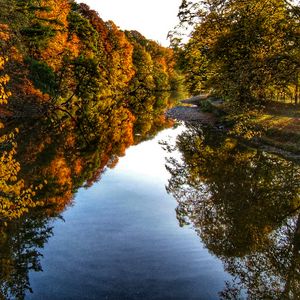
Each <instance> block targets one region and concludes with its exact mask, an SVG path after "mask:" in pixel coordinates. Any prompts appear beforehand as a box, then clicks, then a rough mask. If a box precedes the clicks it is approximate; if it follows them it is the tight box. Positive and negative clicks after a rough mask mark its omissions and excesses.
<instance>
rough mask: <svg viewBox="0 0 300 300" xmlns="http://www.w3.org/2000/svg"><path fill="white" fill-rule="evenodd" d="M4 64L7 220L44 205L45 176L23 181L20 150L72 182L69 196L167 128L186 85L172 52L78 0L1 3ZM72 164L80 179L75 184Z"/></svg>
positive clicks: (0, 59)
mask: <svg viewBox="0 0 300 300" xmlns="http://www.w3.org/2000/svg"><path fill="white" fill-rule="evenodd" d="M0 67H1V74H0V93H1V97H0V99H1V100H0V101H1V108H0V114H1V120H2V123H1V124H2V125H1V128H2V132H3V134H2V135H1V149H2V151H1V170H0V172H1V176H0V186H1V195H0V198H1V221H2V223H4V224H6V222H7V221H8V220H10V219H15V218H19V217H20V216H21V215H22V214H23V213H25V212H28V209H29V208H33V207H36V206H40V205H44V204H45V203H44V202H43V201H40V200H38V199H36V193H37V191H38V190H40V189H42V188H43V186H45V185H47V183H46V182H47V180H46V179H44V180H42V181H41V180H40V179H36V180H29V181H31V182H24V180H19V179H18V178H19V177H20V176H19V175H21V174H22V173H23V176H22V178H23V177H24V172H25V174H26V170H29V168H28V166H27V165H21V164H20V163H19V161H18V159H17V156H18V155H17V152H18V151H17V148H18V150H19V149H23V150H22V151H25V153H27V154H28V157H29V158H28V161H31V163H34V162H35V161H41V157H43V155H44V165H45V168H48V169H50V170H51V171H52V174H50V173H51V172H50V170H49V176H50V177H52V181H53V180H54V178H56V181H58V182H60V181H61V180H63V181H64V182H61V187H60V189H61V191H60V193H58V194H60V195H64V198H68V199H69V198H70V197H71V196H70V197H69V196H68V195H72V194H73V193H72V192H71V190H74V186H77V187H80V186H81V185H82V184H83V183H84V182H86V183H88V182H93V181H94V180H96V179H97V178H98V177H99V176H100V173H101V172H102V171H103V170H102V169H103V168H104V166H105V165H106V164H108V162H109V161H111V162H110V163H109V164H110V165H113V160H116V159H117V158H111V156H112V155H114V156H118V155H124V153H125V149H126V148H127V147H128V146H129V145H131V144H133V143H136V142H138V140H142V139H145V138H147V136H149V135H150V136H151V134H153V133H154V132H155V131H156V130H157V129H156V128H159V127H161V126H164V124H167V122H168V121H167V120H165V118H164V117H163V116H162V115H163V111H164V110H165V109H166V108H167V107H168V106H170V105H171V104H170V102H169V92H170V91H175V90H178V88H179V84H180V75H179V72H178V71H177V70H176V68H175V60H174V54H173V50H172V49H170V48H165V47H162V46H161V45H159V44H158V43H157V42H155V41H152V40H148V39H147V38H145V37H144V36H143V35H142V34H140V33H139V32H137V31H122V30H120V29H119V28H118V26H117V25H115V24H114V23H113V22H112V21H107V22H104V21H103V20H102V19H101V17H100V16H99V15H98V13H97V12H95V11H94V10H91V9H90V8H89V7H88V6H87V5H86V4H78V3H77V2H75V1H69V0H59V1H37V0H27V1H19V0H15V1H7V0H1V12H0ZM155 95H156V96H155ZM20 120H22V121H20ZM14 124H16V125H14ZM20 124H21V125H20ZM20 127H22V128H20ZM35 132H36V133H40V134H41V133H42V132H44V136H43V137H42V140H41V137H39V138H38V140H33V141H31V136H34V133H35ZM135 134H136V135H135ZM54 136H55V138H56V139H59V138H58V136H63V137H64V142H62V146H63V147H61V145H57V143H56V142H55V144H56V145H57V148H56V149H55V152H56V153H55V154H54V153H53V154H51V155H50V154H49V151H50V152H51V151H52V150H53V143H54V140H53V139H55V138H54ZM25 137H26V138H25ZM36 138H37V137H35V139H36ZM134 139H135V141H134ZM30 141H31V142H30ZM34 146H35V147H34ZM100 146H101V147H100ZM68 147H69V148H72V149H73V151H74V155H73V157H72V155H70V154H71V153H72V151H70V153H68V157H64V154H62V152H63V153H65V151H66V148H68ZM37 148H39V150H37ZM50 149H52V150H50ZM78 151H79V152H82V153H83V152H84V155H85V158H84V159H83V158H80V155H79V157H78ZM87 153H89V155H92V157H90V158H89V159H88V158H87V157H86V156H87V155H88V154H87ZM96 153H97V154H96ZM23 155H24V152H23ZM82 155H83V154H82ZM25 156H26V154H25ZM22 160H24V159H22ZM29 165H30V163H29ZM73 168H75V169H76V172H75V173H77V179H76V180H75V179H74V178H73V179H72V178H70V176H71V169H72V170H73ZM58 170H60V171H61V172H62V173H61V174H60V173H59V172H58ZM63 170H64V171H63ZM57 172H58V173H57ZM83 173H84V174H85V175H84V174H83ZM87 174H88V175H87ZM32 176H33V177H32V178H38V176H37V175H34V174H32ZM25 177H27V178H29V177H30V176H28V174H27V176H25ZM62 177H64V179H62ZM27 181H28V180H27ZM54 181H55V180H54ZM76 181H79V182H80V183H79V182H78V183H76ZM66 186H68V188H67V190H68V191H69V192H67V190H66ZM72 186H73V187H72ZM44 190H45V189H44ZM46 194H47V193H46ZM44 198H45V197H44ZM50 198H51V197H50ZM50 198H49V197H48V198H47V199H48V200H47V201H46V202H47V203H48V204H49V202H51V199H50ZM52 198H53V197H52ZM49 199H50V200H49ZM69 200H70V199H69ZM60 201H62V202H64V203H66V202H68V201H67V200H66V199H65V200H62V199H61V200H60Z"/></svg>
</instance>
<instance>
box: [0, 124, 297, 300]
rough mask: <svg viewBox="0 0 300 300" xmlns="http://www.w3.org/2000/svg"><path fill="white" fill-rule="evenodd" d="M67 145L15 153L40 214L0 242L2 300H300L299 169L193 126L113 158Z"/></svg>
mask: <svg viewBox="0 0 300 300" xmlns="http://www.w3.org/2000/svg"><path fill="white" fill-rule="evenodd" d="M167 127H170V124H169V125H168V126H167ZM41 131H42V130H41V129H39V132H41ZM32 132H34V130H32ZM32 134H33V133H32ZM153 136H154V137H153ZM64 139H66V140H67V141H68V143H66V144H63V143H62V142H61V141H60V140H59V139H58V138H56V139H53V140H52V141H54V140H55V145H56V146H55V147H52V146H50V145H52V142H51V141H50V138H47V137H46V136H43V137H39V138H38V139H37V138H36V137H35V138H32V139H29V140H30V141H31V142H30V143H29V142H27V144H26V147H25V148H26V149H27V148H29V150H28V151H27V152H26V151H25V152H23V153H22V157H23V159H24V160H26V163H24V168H23V169H24V171H23V173H22V174H23V176H25V175H24V174H27V175H26V176H27V178H30V179H32V177H34V176H37V177H38V178H40V176H45V178H46V177H47V178H48V179H47V182H46V191H44V192H43V193H42V194H43V195H42V196H41V197H43V198H45V199H47V203H48V204H47V205H46V206H45V207H44V208H42V209H38V210H34V211H33V212H32V213H30V214H27V215H25V216H24V217H23V218H21V219H20V220H18V221H16V222H13V223H12V224H10V225H9V226H8V228H7V231H6V232H4V233H3V234H2V235H3V242H2V250H1V258H2V260H1V262H2V263H1V270H2V277H1V291H2V294H3V295H4V296H5V297H6V298H7V299H24V298H26V299H218V298H222V299H236V298H234V297H239V298H240V299H244V298H245V299H246V298H251V299H265V298H266V297H269V298H272V299H284V298H285V297H286V298H289V297H291V298H292V299H297V295H298V294H299V289H298V286H299V282H300V281H299V268H298V267H297V266H299V264H298V263H299V260H300V252H299V249H300V247H299V236H300V231H299V228H300V222H299V217H298V215H299V210H298V208H299V202H300V200H299V174H300V173H299V167H298V165H297V164H294V163H293V162H290V161H286V160H285V159H283V158H280V157H278V156H274V155H271V154H268V153H264V152H261V151H259V150H255V149H248V148H246V147H243V146H240V145H239V144H238V142H237V141H235V140H233V139H231V138H228V137H226V136H225V137H224V135H222V134H221V133H219V132H216V131H213V130H211V129H206V128H204V127H202V126H199V125H197V126H196V125H184V124H179V125H174V126H173V127H170V128H167V129H164V130H162V131H160V132H159V133H155V134H151V135H150V136H148V137H147V138H142V137H141V136H140V133H136V137H135V139H136V140H138V142H135V143H131V146H130V147H129V148H127V150H126V151H125V150H124V149H123V147H117V148H118V151H117V152H118V155H117V156H116V155H114V153H116V152H114V153H111V152H110V156H109V158H107V157H106V155H104V154H105V153H107V151H104V150H103V151H104V152H103V153H104V154H103V153H102V152H101V153H100V154H99V147H98V148H97V151H98V152H97V156H95V154H94V153H92V154H91V153H90V152H89V151H83V152H84V155H81V156H80V155H79V152H78V151H79V150H78V149H77V148H76V147H74V145H73V144H72V139H71V138H70V136H68V135H67V136H64ZM41 140H43V141H48V142H45V143H43V146H41V145H40V141H41ZM33 141H35V142H36V145H35V146H34V147H33V146H32V147H31V146H30V145H31V144H34V143H33ZM123 144H124V143H123ZM125 144H126V145H127V147H128V146H129V143H125ZM37 145H39V150H36V151H35V152H36V153H39V154H38V155H37V154H36V153H35V152H34V151H33V150H32V149H33V148H34V149H36V148H37ZM58 145H60V146H61V147H62V148H61V149H64V150H63V152H61V150H58V148H59V146H58ZM70 145H72V149H73V148H74V149H75V150H74V153H75V154H76V155H75V154H74V157H73V152H72V151H71V150H70V148H68V147H70ZM20 148H21V150H22V146H20ZM45 149H48V150H45ZM53 149H55V151H54V150H53ZM102 149H111V146H109V147H108V148H107V147H102ZM120 149H122V150H120ZM53 151H54V152H55V154H54V153H53ZM110 151H111V150H110ZM42 152H43V153H44V152H45V153H46V155H45V156H44V157H48V158H49V162H48V163H45V162H44V158H43V159H41V157H40V155H41V154H40V153H42ZM125 152H126V153H125ZM33 153H34V154H33ZM63 154H64V156H63ZM25 157H26V159H25ZM33 157H34V158H35V160H34V159H33ZM78 157H80V159H79V158H78ZM99 157H101V159H99ZM112 157H113V158H112ZM83 159H84V162H83ZM33 160H34V164H33ZM66 161H67V162H72V164H71V163H66ZM95 161H98V164H97V168H95V167H92V166H91V165H92V162H95ZM103 161H104V163H103ZM79 162H80V163H79ZM87 162H88V163H87ZM37 163H39V164H40V166H39V167H37V166H36V164H37ZM33 165H35V167H33ZM69 165H70V166H72V167H67V166H69ZM82 165H84V166H85V167H84V168H83V167H82ZM99 166H100V167H99ZM88 169H93V170H94V169H97V170H98V171H96V175H95V174H92V173H93V172H94V173H95V170H94V171H93V172H91V171H89V172H87V171H86V170H88ZM70 170H72V172H73V173H72V172H71V171H70ZM84 172H87V173H84ZM83 173H84V174H85V175H84V176H83V175H82V174H83ZM90 173H91V174H90ZM30 174H32V175H30ZM34 174H36V175H34ZM87 174H89V175H87ZM70 178H71V179H72V180H71V179H70ZM91 178H93V180H92V179H91ZM32 180H33V179H32ZM71 181H72V183H71ZM76 182H78V183H77V184H75V183H76ZM47 186H48V187H47ZM49 203H51V205H49ZM297 293H298V294H297ZM293 297H294V298H293Z"/></svg>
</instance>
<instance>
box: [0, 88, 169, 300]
mask: <svg viewBox="0 0 300 300" xmlns="http://www.w3.org/2000/svg"><path fill="white" fill-rule="evenodd" d="M127 100H128V101H127V102H126V101H125V100H124V99H123V100H122V101H121V100H119V101H116V100H115V99H114V100H112V101H111V105H108V104H107V103H110V102H109V101H108V100H107V101H106V102H105V103H106V104H105V107H103V110H101V111H100V110H99V111H98V112H97V114H95V115H93V116H91V115H89V116H84V114H81V115H80V116H78V118H76V119H75V117H69V116H68V115H66V114H62V113H61V112H59V113H57V114H52V115H51V116H45V118H41V119H38V120H36V119H27V120H22V122H18V121H13V122H11V123H10V124H6V127H5V128H4V129H3V130H2V133H1V135H2V136H4V134H5V133H6V132H7V133H9V132H11V130H12V128H19V130H18V131H19V134H18V135H16V136H15V137H11V138H12V139H13V141H10V142H9V143H6V142H5V143H4V142H2V141H1V140H0V145H1V148H2V149H3V151H4V152H3V153H7V154H4V155H3V157H4V158H3V159H1V160H0V164H1V166H0V170H1V171H0V175H1V178H0V188H1V190H2V193H3V191H6V194H5V197H3V195H2V193H1V194H0V200H1V214H0V215H1V219H0V221H1V223H0V299H11V298H13V299H24V297H25V294H26V292H27V291H31V288H30V282H29V272H30V271H41V270H42V266H41V263H40V256H41V254H40V250H39V249H41V248H43V247H44V244H45V243H47V241H48V239H49V238H50V237H51V236H52V227H51V223H52V222H53V221H54V220H55V219H57V218H59V217H60V214H61V213H62V212H63V211H64V210H65V209H66V208H67V207H68V206H70V205H72V202H73V198H74V195H75V194H76V192H77V191H78V189H79V188H81V187H89V186H91V185H92V184H93V183H94V182H96V181H98V180H100V179H101V175H102V174H103V173H104V172H105V170H106V169H107V168H113V167H114V166H115V165H116V164H117V162H118V158H119V157H120V156H123V155H124V154H125V150H126V148H128V147H129V146H130V145H133V144H137V143H139V142H141V141H143V140H146V139H149V138H151V137H153V136H154V135H155V134H156V133H157V132H158V131H160V130H161V129H163V128H166V127H170V126H172V122H170V121H168V120H166V119H165V118H164V117H162V112H163V110H164V109H165V108H166V106H167V105H168V95H162V94H161V95H159V97H154V96H151V97H150V96H149V97H148V98H147V100H145V101H144V102H145V103H146V102H147V101H148V102H147V106H146V107H147V110H143V109H141V110H140V109H138V108H137V105H138V102H137V103H136V104H135V102H134V99H131V98H130V99H127ZM161 102H162V103H163V105H160V104H159V103H161ZM118 103H119V104H118ZM5 170H6V171H7V172H8V171H9V172H8V173H7V172H6V171H5ZM4 171H5V172H4ZM1 172H2V173H3V174H4V173H5V174H6V173H7V174H8V177H7V176H6V177H7V178H6V177H4V176H2V175H3V174H2V173H1ZM5 174H4V175H5ZM8 188H9V189H8ZM23 190H25V191H30V192H28V193H27V194H28V195H27V194H22V193H23ZM20 195H21V196H22V199H25V200H26V201H27V202H28V201H30V203H33V205H31V206H30V207H29V206H28V205H27V206H26V207H25V209H23V208H24V207H23V206H22V205H23V204H22V203H27V202H26V201H25V200H24V202H22V203H21V202H20V203H21V204H20V205H19V206H20V207H18V203H19V202H18V199H19V198H17V196H20ZM21 196H20V197H21ZM9 199H10V202H9V203H10V207H9V208H10V209H11V211H12V213H11V215H10V216H13V217H12V218H11V219H9V218H6V219H4V218H3V216H5V214H4V212H6V211H7V203H8V201H9ZM35 204H38V205H35ZM4 221H5V222H4Z"/></svg>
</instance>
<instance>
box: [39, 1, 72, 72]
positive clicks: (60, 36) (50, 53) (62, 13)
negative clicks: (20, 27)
mask: <svg viewBox="0 0 300 300" xmlns="http://www.w3.org/2000/svg"><path fill="white" fill-rule="evenodd" d="M42 5H44V6H49V7H51V11H50V12H45V11H42V12H37V13H36V15H37V17H39V18H45V19H50V20H56V21H57V22H58V23H59V24H55V23H53V24H52V25H51V26H52V27H53V28H54V29H56V30H57V32H56V36H55V37H54V38H52V39H51V40H50V41H49V43H48V46H47V48H46V49H45V50H43V52H42V53H41V58H42V59H43V60H44V61H46V62H47V64H48V65H49V66H50V67H52V68H53V69H54V70H55V71H57V70H58V69H59V67H60V66H61V57H62V56H61V55H62V54H63V53H64V51H65V50H66V49H67V48H69V47H70V45H71V47H72V48H73V49H72V50H73V51H74V50H75V49H74V48H75V45H76V44H75V43H74V44H73V43H71V44H70V42H69V41H68V32H67V31H66V30H64V29H65V28H67V27H68V22H67V17H68V14H69V12H70V4H69V1H68V0H47V1H45V0H43V1H42ZM74 41H75V40H74ZM71 52H72V51H71ZM74 52H77V51H74ZM72 53H73V52H72Z"/></svg>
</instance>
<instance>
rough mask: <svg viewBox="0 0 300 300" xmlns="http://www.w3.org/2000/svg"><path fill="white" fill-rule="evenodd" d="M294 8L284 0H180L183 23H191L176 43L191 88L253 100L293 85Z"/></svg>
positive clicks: (296, 62) (296, 65)
mask: <svg viewBox="0 0 300 300" xmlns="http://www.w3.org/2000/svg"><path fill="white" fill-rule="evenodd" d="M297 8H298V6H297V5H295V4H291V3H289V2H287V1H284V0H280V1H275V0H267V1H259V0H251V1H238V0H235V1H227V0H221V1H201V5H200V1H196V3H195V2H187V1H183V2H182V5H181V8H180V12H179V17H180V18H181V24H182V25H184V24H187V23H188V24H189V25H192V26H193V29H192V33H191V38H190V40H189V41H188V42H187V43H186V44H185V45H183V46H182V48H181V49H179V53H180V57H181V65H182V67H183V68H184V70H185V72H186V81H187V84H188V86H189V89H190V92H191V93H192V94H197V93H200V92H203V91H204V90H205V91H211V92H213V93H215V94H217V95H219V96H221V97H223V98H224V99H229V100H231V101H238V102H240V103H254V102H262V101H266V100H273V99H274V95H275V94H276V93H279V91H281V90H282V89H283V88H288V87H289V86H290V85H295V78H296V77H297V74H298V72H299V59H296V58H295V55H298V54H299V51H298V50H297V49H299V24H298V16H297V15H296V14H295V11H298V10H297ZM296 53H298V54H296ZM287 69H288V70H289V71H287ZM297 80H298V79H297Z"/></svg>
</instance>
